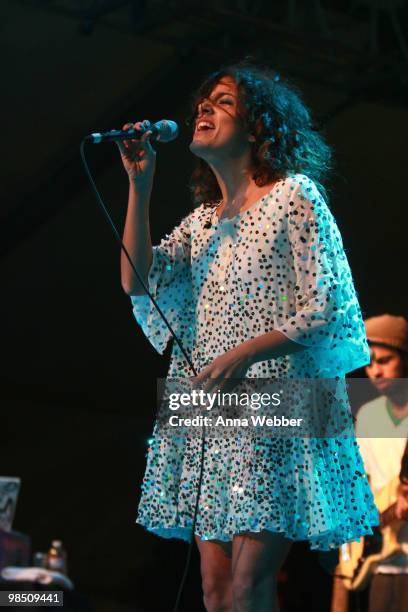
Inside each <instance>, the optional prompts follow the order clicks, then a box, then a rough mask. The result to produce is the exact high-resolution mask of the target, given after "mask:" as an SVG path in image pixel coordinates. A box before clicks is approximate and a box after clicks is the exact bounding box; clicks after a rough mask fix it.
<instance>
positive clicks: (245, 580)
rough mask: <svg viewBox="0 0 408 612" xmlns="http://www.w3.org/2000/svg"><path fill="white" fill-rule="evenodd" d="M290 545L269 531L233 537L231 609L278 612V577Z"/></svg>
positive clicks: (235, 610) (239, 611)
mask: <svg viewBox="0 0 408 612" xmlns="http://www.w3.org/2000/svg"><path fill="white" fill-rule="evenodd" d="M290 546H291V540H288V539H286V538H285V537H284V536H283V535H282V534H279V533H272V532H270V531H262V532H261V533H247V534H241V535H237V536H234V540H233V544H232V598H233V611H234V612H278V610H279V608H278V601H277V576H278V572H279V570H280V568H281V566H282V564H283V562H284V560H285V558H286V556H287V554H288V552H289V549H290Z"/></svg>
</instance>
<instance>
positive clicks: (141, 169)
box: [117, 122, 156, 295]
mask: <svg viewBox="0 0 408 612" xmlns="http://www.w3.org/2000/svg"><path fill="white" fill-rule="evenodd" d="M147 125H148V122H143V124H142V123H135V124H134V125H133V124H130V123H127V124H126V125H125V126H124V127H123V129H124V130H127V129H129V128H135V129H141V128H142V127H146V126H147ZM150 134H151V132H146V133H145V134H143V136H142V138H141V139H140V140H125V141H123V142H118V143H117V144H118V147H119V150H120V153H121V157H122V163H123V166H124V168H125V170H126V172H127V174H128V177H129V198H128V208H127V214H126V221H125V228H124V232H123V243H124V245H125V247H126V250H127V251H128V253H129V256H130V258H131V260H132V262H133V264H134V265H135V267H136V269H137V270H138V272H139V274H140V275H141V277H142V279H143V281H144V282H145V283H147V277H148V273H149V269H150V266H151V263H152V241H151V236H150V223H149V206H150V196H151V192H152V186H153V176H154V171H155V162H156V153H155V151H154V149H153V148H152V146H151V144H150V142H149V140H148V138H149V136H150ZM121 281H122V287H123V289H124V291H125V292H126V293H127V294H128V295H141V294H143V293H144V290H143V287H142V285H141V284H140V282H139V281H138V279H137V276H136V275H135V273H134V272H133V269H132V267H131V266H130V264H129V261H128V259H127V257H126V255H125V253H124V252H123V251H122V252H121Z"/></svg>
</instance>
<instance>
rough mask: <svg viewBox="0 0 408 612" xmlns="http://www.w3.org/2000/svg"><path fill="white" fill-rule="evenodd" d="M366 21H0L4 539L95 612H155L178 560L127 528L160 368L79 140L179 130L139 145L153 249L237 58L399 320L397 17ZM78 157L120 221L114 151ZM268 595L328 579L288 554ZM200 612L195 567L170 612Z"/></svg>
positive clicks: (22, 5) (166, 546)
mask: <svg viewBox="0 0 408 612" xmlns="http://www.w3.org/2000/svg"><path fill="white" fill-rule="evenodd" d="M372 4H373V3H370V2H368V0H366V1H360V2H358V1H356V2H351V1H350V2H346V1H344V2H341V1H338V2H334V1H333V2H329V1H327V2H310V3H309V2H304V3H299V2H298V3H295V2H284V1H277V0H275V1H273V0H268V1H264V2H262V1H261V0H259V1H254V2H245V1H241V2H233V1H232V0H231V1H229V2H228V1H225V2H207V3H203V2H198V1H197V2H194V1H190V2H189V1H185V2H176V1H173V2H159V1H156V2H153V1H150V2H148V1H147V0H146V1H144V2H143V1H141V2H123V1H122V2H120V1H117V0H116V1H114V0H110V1H109V0H105V1H99V2H98V1H93V2H90V1H89V2H81V1H80V0H77V1H76V2H75V1H74V0H72V1H69V0H65V1H63V0H60V1H51V0H50V1H45V0H43V1H41V0H32V1H18V0H4V1H3V2H2V4H1V7H0V17H1V19H0V23H1V24H2V25H1V29H2V36H1V40H0V45H1V51H2V53H1V55H2V58H3V68H2V73H3V78H2V102H3V113H2V138H1V147H2V149H3V155H2V159H3V162H2V164H1V167H0V173H1V177H0V179H1V180H0V196H1V226H0V232H1V239H0V250H1V260H0V274H1V287H2V299H1V321H2V355H3V364H2V368H1V402H2V418H1V425H2V427H1V430H2V436H1V455H2V456H1V466H0V472H1V474H2V475H13V476H20V477H21V479H22V489H21V495H20V498H19V502H18V507H17V513H16V517H15V522H14V527H15V528H16V529H17V530H19V531H21V532H23V533H27V534H29V535H30V536H31V537H32V542H33V549H34V550H46V549H47V548H48V546H49V545H50V541H51V539H52V538H56V537H59V538H61V539H62V540H63V542H64V544H65V546H66V548H67V550H68V557H69V570H70V576H71V577H72V579H73V581H74V583H75V585H76V587H77V589H78V590H79V591H81V592H82V593H84V594H85V595H86V596H87V597H89V599H90V601H91V602H93V604H94V605H95V609H97V610H101V611H109V612H110V611H115V612H116V611H121V612H125V611H126V612H127V611H132V612H144V611H147V610H152V609H158V610H163V611H165V610H170V609H172V605H171V603H172V602H173V600H174V596H175V593H176V590H177V586H178V583H179V580H180V578H181V574H182V569H183V566H184V559H185V554H186V551H187V547H186V546H185V545H184V544H183V543H181V542H178V541H171V542H166V541H163V540H160V539H158V538H156V537H154V536H152V535H149V534H147V533H145V532H144V531H143V530H142V528H140V527H138V526H136V525H135V524H134V521H135V517H136V509H137V503H138V497H139V489H140V484H141V479H142V475H143V470H144V460H145V459H144V455H145V448H146V440H147V438H148V437H149V433H150V430H151V427H152V423H153V415H154V408H155V383H156V378H157V377H159V376H164V375H165V373H166V369H167V363H168V353H167V356H166V358H162V357H160V356H159V355H157V354H155V352H154V351H153V349H152V348H151V346H150V344H149V343H148V341H147V340H146V339H145V338H144V337H143V335H142V333H141V331H140V329H138V327H137V326H136V323H135V321H134V319H133V316H132V312H131V309H130V302H129V299H128V298H127V296H126V295H125V294H124V293H123V291H122V289H121V286H120V279H119V250H118V247H117V245H116V243H115V242H114V239H113V237H112V235H111V233H110V230H109V228H108V227H107V225H106V223H105V221H104V219H103V218H102V216H101V213H100V211H99V210H98V208H97V204H96V202H95V200H94V198H93V195H92V193H91V191H90V188H89V186H88V184H87V183H86V181H85V178H84V173H83V170H82V168H81V166H80V161H79V152H78V147H79V142H80V140H81V138H82V137H83V136H84V135H86V134H88V133H90V132H93V131H100V130H105V129H106V130H107V129H111V128H113V127H116V128H118V127H121V126H122V124H123V123H125V122H126V121H128V120H135V121H136V120H139V119H143V118H149V119H151V120H153V121H155V120H158V119H161V118H163V117H168V118H171V119H175V120H176V121H178V122H179V124H180V126H181V135H180V138H179V139H178V140H177V141H175V142H174V143H172V144H169V145H167V146H158V147H157V148H158V164H157V165H158V168H157V174H156V179H155V187H154V194H153V201H152V207H151V211H152V212H151V221H152V233H153V237H154V240H155V242H157V241H158V240H159V239H160V237H161V236H162V235H163V234H164V233H165V232H167V231H169V230H170V229H171V228H172V227H173V226H174V225H175V224H176V223H178V221H179V220H180V219H181V217H182V216H183V215H184V214H186V213H187V212H188V210H189V209H190V208H191V203H190V200H189V193H188V188H187V184H188V178H189V174H190V171H191V168H192V161H193V160H192V157H191V155H190V153H189V151H188V143H189V132H188V129H187V128H186V127H185V124H184V121H185V118H186V116H187V113H188V108H189V99H190V95H191V92H192V91H193V89H194V87H195V86H196V85H197V84H198V83H199V82H200V80H201V79H202V77H203V76H204V75H205V74H207V73H208V72H209V71H210V70H211V69H213V68H215V67H217V66H219V65H220V64H222V63H225V62H228V61H231V60H236V59H242V58H243V57H244V56H245V55H247V54H252V55H253V56H254V57H255V59H257V60H258V61H259V62H260V63H263V64H266V65H270V66H272V67H274V68H276V69H277V70H278V71H280V72H281V73H282V74H283V75H285V76H288V77H290V78H291V79H292V81H293V82H295V83H296V84H298V85H299V87H300V88H301V90H302V91H303V92H304V97H305V99H306V101H307V102H308V103H309V104H310V106H311V107H312V109H313V111H314V114H315V115H316V117H318V118H319V119H320V121H321V124H322V125H323V126H324V129H325V132H326V135H327V138H328V141H329V142H330V144H331V145H332V146H333V148H334V155H335V160H336V168H335V172H334V174H333V177H332V179H331V181H330V184H329V185H328V187H329V193H330V198H331V208H332V210H333V212H334V214H335V216H336V218H337V221H338V224H339V226H340V229H341V231H342V234H343V238H344V242H345V246H346V250H347V253H348V257H349V259H350V263H351V267H352V270H353V273H354V278H355V282H356V286H357V289H358V292H359V295H360V301H361V306H362V309H363V312H364V315H365V316H369V315H373V314H379V313H382V312H391V313H402V314H405V315H406V314H407V305H408V300H407V287H406V270H405V268H406V227H407V221H408V213H407V206H408V202H407V186H406V182H405V181H406V178H407V172H406V163H407V156H406V148H407V141H408V110H407V93H408V86H407V85H408V80H407V72H408V70H407V69H408V52H407V47H406V42H405V39H404V37H408V33H407V28H406V27H405V25H404V24H406V23H407V16H408V11H407V7H406V3H405V2H401V3H398V2H395V3H393V2H390V3H389V5H390V6H393V5H394V4H395V5H396V8H395V16H396V19H397V25H399V26H400V29H398V28H397V29H395V27H394V26H393V21H392V19H391V17H392V15H390V14H388V13H387V11H385V10H383V9H379V11H378V14H376V13H375V12H373V7H372ZM370 15H371V16H372V17H373V19H372V20H371V21H370ZM370 23H371V24H372V23H374V24H375V23H376V24H377V26H378V28H377V30H375V29H370V27H371V26H370ZM87 155H88V159H89V161H90V164H91V166H92V168H93V171H94V173H95V176H96V180H97V184H98V186H99V188H100V190H101V192H102V194H103V197H104V198H105V201H106V202H107V203H108V206H109V207H110V208H111V210H112V211H113V214H114V217H115V219H116V221H117V222H118V223H119V224H121V223H122V222H123V217H124V213H125V208H126V202H127V178H126V176H125V173H124V171H123V169H122V166H121V163H120V159H119V156H118V153H117V151H116V148H115V146H114V145H112V144H105V145H101V146H99V147H93V148H91V147H89V148H88V149H87ZM282 578H283V579H284V580H286V582H282V593H283V597H284V608H283V610H284V612H298V611H300V610H305V609H313V610H316V611H319V610H322V611H323V610H328V609H329V600H330V589H331V581H330V578H329V577H328V575H327V574H325V573H324V572H323V570H322V569H321V568H320V566H319V564H318V559H317V556H316V555H313V554H311V553H309V552H308V549H307V547H306V546H304V545H303V544H297V545H296V546H294V548H293V551H292V553H291V556H290V558H289V560H288V563H287V564H286V569H285V575H284V576H282ZM201 606H202V604H201V591H200V586H199V567H198V560H197V556H196V555H195V557H194V559H193V563H192V568H191V571H190V574H189V578H188V582H187V587H186V595H185V599H184V603H183V610H190V609H197V610H200V609H202V607H201Z"/></svg>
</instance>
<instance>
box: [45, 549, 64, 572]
mask: <svg viewBox="0 0 408 612" xmlns="http://www.w3.org/2000/svg"><path fill="white" fill-rule="evenodd" d="M47 556H48V560H47V567H48V569H49V570H51V571H53V572H59V573H60V574H65V575H66V574H67V553H66V552H65V549H64V547H63V546H62V542H61V540H53V541H52V542H51V547H50V549H49V551H48V555H47Z"/></svg>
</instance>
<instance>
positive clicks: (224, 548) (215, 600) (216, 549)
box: [196, 536, 232, 612]
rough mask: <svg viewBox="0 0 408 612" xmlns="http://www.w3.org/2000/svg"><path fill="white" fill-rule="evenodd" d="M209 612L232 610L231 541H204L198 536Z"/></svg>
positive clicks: (205, 604) (206, 603) (202, 576)
mask: <svg viewBox="0 0 408 612" xmlns="http://www.w3.org/2000/svg"><path fill="white" fill-rule="evenodd" d="M196 542H197V546H198V550H199V551H200V557H201V579H202V586H203V593H204V606H205V609H206V610H207V612H232V580H231V555H232V543H231V542H218V541H215V540H212V541H205V540H204V541H203V540H200V538H199V537H197V536H196Z"/></svg>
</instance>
